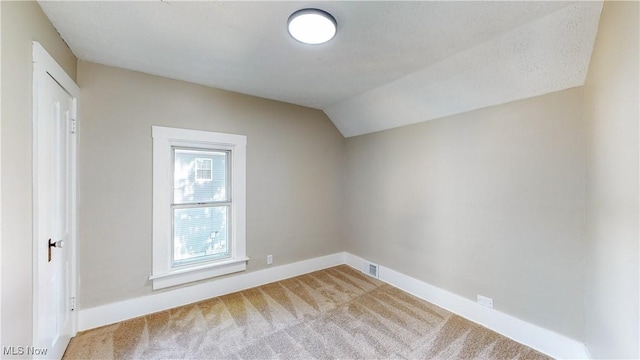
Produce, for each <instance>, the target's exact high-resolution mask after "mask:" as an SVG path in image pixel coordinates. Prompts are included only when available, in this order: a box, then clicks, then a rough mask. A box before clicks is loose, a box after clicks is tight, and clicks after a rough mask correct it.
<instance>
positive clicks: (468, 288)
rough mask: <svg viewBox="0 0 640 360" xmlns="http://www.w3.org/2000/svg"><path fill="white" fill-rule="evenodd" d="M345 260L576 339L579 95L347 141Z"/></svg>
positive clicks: (579, 319)
mask: <svg viewBox="0 0 640 360" xmlns="http://www.w3.org/2000/svg"><path fill="white" fill-rule="evenodd" d="M346 151H347V164H346V169H347V170H346V171H347V185H346V189H345V194H346V209H345V214H346V219H347V220H346V230H345V233H346V236H345V238H346V239H347V250H348V251H350V252H352V253H354V254H356V255H359V256H361V257H363V258H366V259H369V260H371V261H374V262H378V263H380V264H381V265H384V266H387V267H390V268H392V269H395V270H398V271H400V272H402V273H405V274H407V275H410V276H413V277H415V278H418V279H420V280H423V281H425V282H427V283H430V284H433V285H435V286H438V287H440V288H443V289H446V290H448V291H451V292H453V293H456V294H459V295H461V296H464V297H466V298H468V299H471V300H472V301H475V300H476V295H477V294H481V295H484V296H488V297H491V298H493V299H494V306H495V308H496V309H497V310H498V311H502V312H505V313H508V314H511V315H514V316H516V317H518V318H520V319H523V320H525V321H528V322H531V323H534V324H537V325H540V326H542V327H545V328H548V329H551V330H554V331H556V332H558V333H561V334H564V335H566V336H569V337H572V338H575V339H582V336H583V334H582V333H583V306H582V301H583V293H582V282H583V276H582V271H583V267H582V260H583V252H582V237H583V220H584V204H585V194H584V193H585V180H584V172H585V166H584V125H583V121H582V92H581V89H579V88H578V89H571V90H566V91H562V92H558V93H553V94H549V95H545V96H540V97H536V98H532V99H528V100H523V101H517V102H513V103H509V104H505V105H500V106H495V107H491V108H487V109H482V110H478V111H473V112H470V113H466V114H461V115H457V116H452V117H448V118H443V119H438V120H433V121H429V122H425V123H421V124H417V125H412V126H406V127H402V128H397V129H394V130H388V131H384V132H380V133H374V134H370V135H363V136H358V137H354V138H349V139H347V145H346Z"/></svg>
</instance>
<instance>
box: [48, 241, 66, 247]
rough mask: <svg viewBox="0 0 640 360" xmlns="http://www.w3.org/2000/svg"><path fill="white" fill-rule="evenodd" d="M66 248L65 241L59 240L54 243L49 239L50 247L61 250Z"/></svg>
mask: <svg viewBox="0 0 640 360" xmlns="http://www.w3.org/2000/svg"><path fill="white" fill-rule="evenodd" d="M63 246H64V240H58V241H56V242H52V241H51V239H49V247H50V248H52V247H57V248H61V247H63Z"/></svg>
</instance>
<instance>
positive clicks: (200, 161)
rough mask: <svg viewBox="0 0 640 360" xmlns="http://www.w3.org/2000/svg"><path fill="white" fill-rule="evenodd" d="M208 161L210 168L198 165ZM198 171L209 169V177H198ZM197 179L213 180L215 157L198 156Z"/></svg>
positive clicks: (196, 164)
mask: <svg viewBox="0 0 640 360" xmlns="http://www.w3.org/2000/svg"><path fill="white" fill-rule="evenodd" d="M205 162H206V163H208V164H209V168H208V169H203V168H202V166H198V165H202V164H203V163H205ZM198 171H208V172H209V177H201V178H199V177H198ZM195 179H196V181H211V180H213V159H207V158H196V162H195Z"/></svg>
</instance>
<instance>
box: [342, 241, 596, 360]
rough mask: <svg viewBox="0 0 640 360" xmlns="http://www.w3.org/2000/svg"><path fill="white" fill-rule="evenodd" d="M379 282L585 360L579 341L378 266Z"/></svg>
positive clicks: (351, 261) (555, 353)
mask: <svg viewBox="0 0 640 360" xmlns="http://www.w3.org/2000/svg"><path fill="white" fill-rule="evenodd" d="M345 262H346V264H347V265H349V266H351V267H353V268H355V269H358V270H360V271H362V272H364V273H365V274H366V272H365V271H364V269H365V268H366V264H367V263H368V261H366V260H364V259H362V258H360V257H358V256H355V255H352V254H349V253H346V255H345ZM378 276H379V279H380V280H382V281H384V282H386V283H388V284H390V285H392V286H393V287H396V288H398V289H400V290H403V291H406V292H408V293H410V294H413V295H415V296H417V297H419V298H421V299H423V300H426V301H428V302H430V303H432V304H434V305H437V306H439V307H441V308H443V309H446V310H448V311H451V312H452V313H454V314H457V315H459V316H462V317H463V318H465V319H467V320H470V321H473V322H475V323H478V324H480V325H482V326H484V327H486V328H489V329H491V330H493V331H495V332H497V333H499V334H501V335H504V336H506V337H508V338H510V339H513V340H515V341H517V342H519V343H521V344H524V345H526V346H529V347H530V348H533V349H535V350H538V351H540V352H542V353H544V354H547V355H549V356H551V357H553V358H556V359H587V358H589V353H588V352H587V349H586V346H585V345H584V344H582V343H581V342H579V341H577V340H574V339H571V338H568V337H566V336H564V335H561V334H558V333H556V332H554V331H551V330H548V329H545V328H542V327H540V326H537V325H534V324H531V323H528V322H526V321H523V320H520V319H518V318H516V317H513V316H511V315H508V314H505V313H502V312H500V311H497V310H495V309H489V308H486V307H484V306H481V305H479V304H477V303H476V302H474V301H472V300H470V299H467V298H465V297H462V296H460V295H456V294H454V293H451V292H449V291H446V290H443V289H441V288H438V287H435V286H433V285H431V284H428V283H426V282H424V281H421V280H418V279H415V278H413V277H410V276H408V275H405V274H402V273H400V272H397V271H395V270H392V269H389V268H387V267H385V266H382V265H378Z"/></svg>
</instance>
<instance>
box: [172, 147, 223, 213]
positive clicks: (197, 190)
mask: <svg viewBox="0 0 640 360" xmlns="http://www.w3.org/2000/svg"><path fill="white" fill-rule="evenodd" d="M228 154H229V153H228V152H226V151H211V150H196V149H174V150H173V155H174V156H173V203H174V204H185V203H186V204H188V203H200V202H211V201H228V200H229V199H228V194H229V191H228V189H227V159H228Z"/></svg>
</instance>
